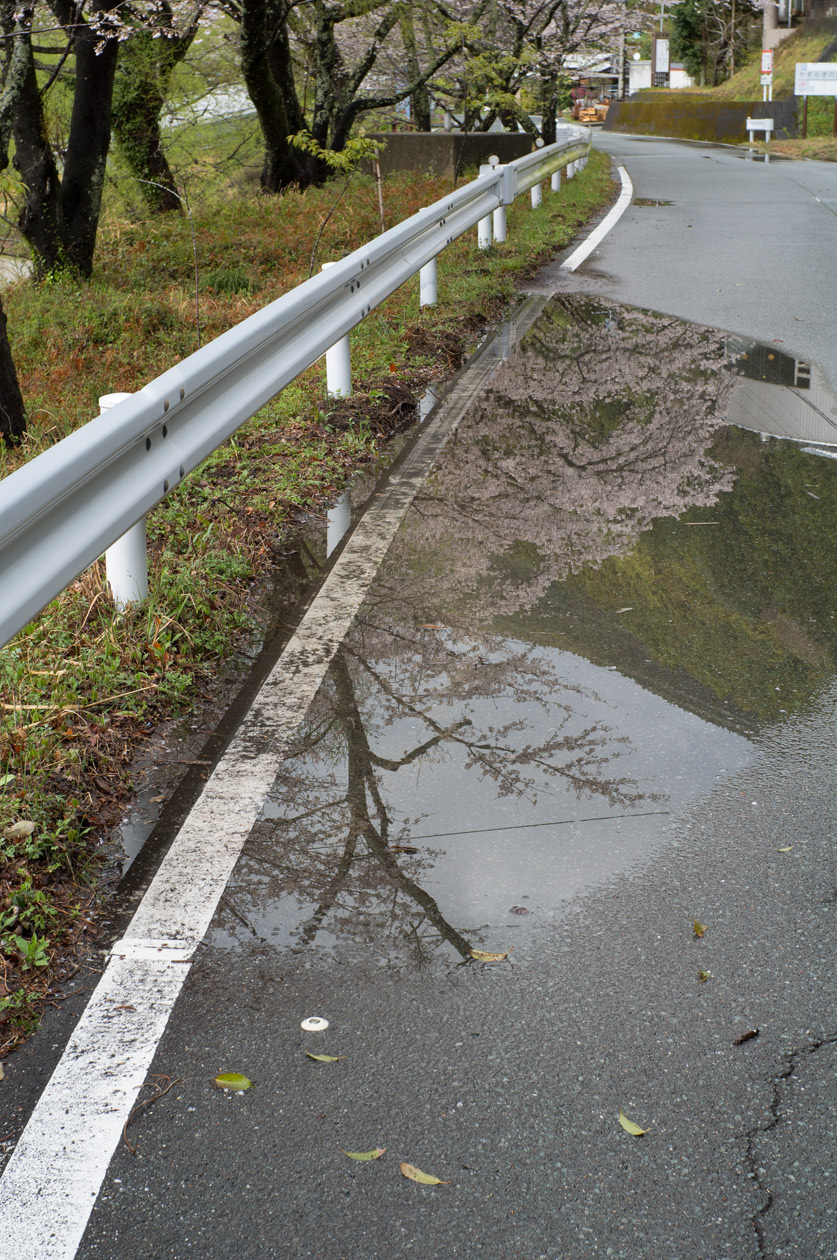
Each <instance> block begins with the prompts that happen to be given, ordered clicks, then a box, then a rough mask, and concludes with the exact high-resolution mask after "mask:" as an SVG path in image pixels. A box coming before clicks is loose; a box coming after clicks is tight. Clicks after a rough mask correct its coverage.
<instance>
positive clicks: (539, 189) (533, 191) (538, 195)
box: [529, 184, 543, 210]
mask: <svg viewBox="0 0 837 1260" xmlns="http://www.w3.org/2000/svg"><path fill="white" fill-rule="evenodd" d="M529 196H530V198H531V200H532V209H533V210H537V208H538V206H539V205H541V204H542V203H543V185H542V184H533V185H532V187H531V188H530V189H529Z"/></svg>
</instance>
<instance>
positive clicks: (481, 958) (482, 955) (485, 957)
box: [471, 945, 514, 962]
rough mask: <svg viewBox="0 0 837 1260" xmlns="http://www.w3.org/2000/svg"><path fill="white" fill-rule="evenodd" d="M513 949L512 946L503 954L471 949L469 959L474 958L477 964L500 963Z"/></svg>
mask: <svg viewBox="0 0 837 1260" xmlns="http://www.w3.org/2000/svg"><path fill="white" fill-rule="evenodd" d="M513 949H514V946H513V945H512V946H511V948H510V949H507V950H506V952H505V953H504V954H492V953H491V952H490V951H488V950H485V949H472V950H471V957H472V958H476V959H477V960H478V962H502V961H503V959H504V958H508V956H509V954H510V953H511V952H512V950H513Z"/></svg>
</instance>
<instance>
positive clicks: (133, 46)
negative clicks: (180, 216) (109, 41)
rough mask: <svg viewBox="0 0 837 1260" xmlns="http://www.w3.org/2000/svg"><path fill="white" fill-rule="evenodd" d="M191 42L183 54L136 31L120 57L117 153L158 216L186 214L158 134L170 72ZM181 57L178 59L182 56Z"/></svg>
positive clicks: (169, 43) (115, 122)
mask: <svg viewBox="0 0 837 1260" xmlns="http://www.w3.org/2000/svg"><path fill="white" fill-rule="evenodd" d="M193 35H194V32H192V33H190V34H189V36H188V38H186V37H184V39H181V40H178V41H176V42H177V44H178V45H179V44H182V43H185V47H184V48H183V49H182V51H180V49H179V48H178V49H177V50H176V49H175V48H174V47H172V45H173V44H174V43H175V41H174V40H171V39H169V38H168V37H167V36H165V35H163V36H161V37H160V38H159V39H154V38H152V36H151V34H150V32H148V31H146V30H137V31H136V32H135V33H134V34H132V35H131V36H130V38H129V39H127V40H126V41H125V43H124V44H123V45H122V49H121V51H120V54H119V63H118V65H117V68H116V78H115V80H114V88H113V134H114V138H115V140H116V144H117V148H118V149H119V152H120V153H121V155H122V157H123V158H124V159H125V161H126V163H127V165H128V167H129V169H130V171H131V174H132V175H134V176H135V177H136V179H137V180H139V184H140V188H141V189H142V195H143V198H144V199H145V202H146V204H147V205H148V207H149V209H151V210H153V211H156V212H158V213H159V212H163V213H166V212H169V211H172V210H182V208H183V207H182V205H181V201H180V197H179V196H178V195H177V185H176V183H175V179H174V175H173V174H172V172H171V168H170V167H169V164H168V161H167V159H166V155H165V152H164V151H163V141H162V136H161V134H160V112H161V110H162V108H163V105H164V104H165V99H166V87H167V86H168V82H169V79H170V78H171V73H172V70H173V69H174V67H175V65H176V64H177V62H178V61H179V60H181V58H182V57H183V55H184V54H185V52H186V49H187V48H188V46H189V44H190V43H191V42H192V38H193ZM178 53H179V55H178Z"/></svg>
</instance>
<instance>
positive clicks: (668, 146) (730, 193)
mask: <svg viewBox="0 0 837 1260" xmlns="http://www.w3.org/2000/svg"><path fill="white" fill-rule="evenodd" d="M594 143H595V145H596V147H597V148H601V149H604V150H605V151H606V152H607V153H610V154H612V155H613V157H614V159H615V160H616V161H618V162H620V163H624V164H625V165H626V166H627V168H628V171H629V173H630V176H631V179H632V181H633V184H634V194H635V200H634V204H633V205H632V206H631V207H630V208H629V209H628V211H627V212H626V213H625V214H624V215H623V217H622V218H621V219H620V221H619V223H618V224H617V225H616V227H615V228H614V229H613V231H612V232H610V233H609V235H608V236H607V237H605V239H604V241H603V242H602V244H601V245H600V246H599V247H598V249H597V250H596V251H595V253H594V254H593V255H592V256H591V258H590V259H589V261H588V262H586V263H585V264H584V265H583V266H582V267H581V269H580V271H579V272H578V273H577V276H574V277H572V279H571V280H569V279H568V280H566V281H563V282H562V280H561V277H560V274H559V266H558V265H557V264H556V265H555V266H554V267H553V268H550V269H548V273H547V279H546V286H547V288H548V287H550V286H552V285H554V284H561V283H567V284H569V285H570V287H572V288H573V289H577V288H578V287H579V283H581V284H582V285H585V286H590V288H591V289H593V290H595V291H596V292H600V293H602V294H606V295H607V296H608V297H612V298H615V299H616V300H617V301H622V302H629V303H632V304H634V305H636V306H644V307H650V308H651V309H653V310H659V311H666V312H669V313H670V314H672V315H680V316H682V317H683V318H684V319H690V320H695V321H697V322H698V323H701V324H707V325H709V326H711V327H716V328H725V329H728V330H730V331H732V332H737V333H740V334H742V335H744V336H747V337H753V338H755V339H756V340H759V341H763V342H768V343H774V339H779V344H780V345H781V348H782V349H784V350H785V351H786V352H787V353H789V354H792V355H795V356H798V357H801V358H805V359H814V360H815V361H816V362H817V363H818V364H819V365H820V367H821V368H822V369H823V371H824V373H825V376H826V378H827V379H828V380H829V381H830V383H831V388H832V389H837V336H835V327H834V315H833V310H834V293H835V291H837V250H835V249H834V237H835V232H837V217H835V216H837V165H835V163H833V162H786V161H771V162H770V164H769V165H767V166H765V164H764V163H763V162H754V161H748V160H747V158H746V154H747V150H745V149H733V148H732V147H730V146H720V145H700V144H694V143H689V142H687V141H674V140H663V139H658V138H655V137H650V136H645V137H639V136H623V135H617V134H614V133H612V132H599V133H598V134H597V135H596V136H595V138H594Z"/></svg>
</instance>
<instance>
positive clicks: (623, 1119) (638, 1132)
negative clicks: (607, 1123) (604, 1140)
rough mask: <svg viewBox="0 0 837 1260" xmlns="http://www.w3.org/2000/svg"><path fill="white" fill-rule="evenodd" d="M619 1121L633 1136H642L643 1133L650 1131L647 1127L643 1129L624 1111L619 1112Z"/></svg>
mask: <svg viewBox="0 0 837 1260" xmlns="http://www.w3.org/2000/svg"><path fill="white" fill-rule="evenodd" d="M619 1123H620V1124H621V1126H622V1128H623V1129H624V1130H625V1132H626V1133H630V1135H631V1137H642V1135H643V1133H647V1132H648V1130H647V1129H641V1128H640V1127H639V1125H638V1124H634V1122H633V1120H629V1119H628V1117H627V1116H626V1115H625V1113H624V1111H620V1112H619Z"/></svg>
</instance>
